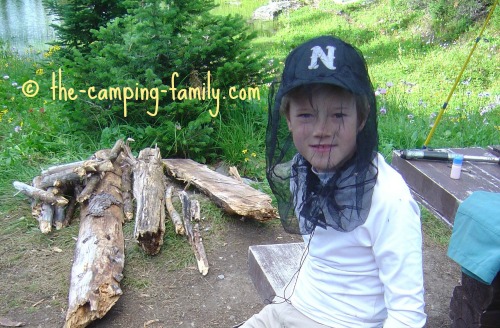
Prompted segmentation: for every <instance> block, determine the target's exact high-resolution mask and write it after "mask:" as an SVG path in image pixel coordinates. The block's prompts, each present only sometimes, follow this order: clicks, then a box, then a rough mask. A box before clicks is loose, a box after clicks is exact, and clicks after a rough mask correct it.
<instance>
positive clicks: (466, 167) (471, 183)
mask: <svg viewBox="0 0 500 328" xmlns="http://www.w3.org/2000/svg"><path fill="white" fill-rule="evenodd" d="M497 149H498V147H488V149H484V148H479V147H478V148H450V149H440V150H443V151H448V152H451V153H457V154H462V155H469V156H490V157H491V156H496V157H498V156H499V154H498V153H496V150H497ZM451 164H452V163H451V162H449V161H435V160H406V159H403V158H401V157H400V151H394V152H393V156H392V164H391V165H392V166H393V167H394V168H395V169H396V170H397V171H398V172H399V173H400V174H401V175H402V176H403V178H404V179H405V181H406V183H407V184H408V186H409V187H410V189H411V191H412V193H413V195H414V196H415V198H416V199H417V200H418V201H419V202H420V203H421V204H423V205H424V206H425V207H427V208H428V209H429V210H430V211H431V212H433V213H434V214H435V215H437V216H438V217H440V218H441V219H443V220H444V221H445V222H446V223H447V224H449V225H453V222H454V218H455V214H456V212H457V209H458V206H459V205H460V203H461V202H462V201H463V200H464V199H466V198H467V197H468V196H469V195H471V194H472V193H473V192H474V191H477V190H484V191H489V192H500V165H499V164H496V163H484V162H474V161H464V162H463V165H462V173H461V176H460V179H458V180H454V179H451V178H450V171H451Z"/></svg>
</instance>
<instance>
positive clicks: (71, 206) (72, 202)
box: [62, 187, 81, 227]
mask: <svg viewBox="0 0 500 328" xmlns="http://www.w3.org/2000/svg"><path fill="white" fill-rule="evenodd" d="M78 189H79V190H81V187H80V188H78ZM76 190H77V188H76V187H75V191H76ZM75 195H76V193H75ZM76 204H77V202H76V197H71V198H70V199H69V203H68V206H67V207H66V211H65V214H64V220H63V222H62V226H63V227H67V226H69V225H70V224H71V221H72V220H73V215H74V214H75V210H76Z"/></svg>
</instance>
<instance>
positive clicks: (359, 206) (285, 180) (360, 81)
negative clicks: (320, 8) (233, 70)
mask: <svg viewBox="0 0 500 328" xmlns="http://www.w3.org/2000/svg"><path fill="white" fill-rule="evenodd" d="M329 95H332V97H330V96H329ZM291 103H292V104H293V103H299V104H304V107H307V108H310V109H312V110H314V111H315V112H313V113H312V114H306V115H304V114H301V120H306V121H307V120H310V119H311V118H309V117H316V116H317V117H316V119H317V120H318V121H323V119H324V118H325V117H328V115H330V114H327V116H321V115H320V114H319V113H321V111H320V108H321V107H328V108H330V107H331V108H334V109H333V111H334V112H335V113H334V116H335V118H334V120H340V122H339V123H337V125H336V127H335V128H332V127H333V124H332V125H331V126H330V125H328V124H329V123H327V121H329V120H330V119H329V118H327V119H325V120H324V122H325V124H324V130H325V131H326V132H325V136H326V135H328V138H329V139H328V140H321V139H318V140H321V141H319V142H318V143H319V144H322V145H323V144H327V145H333V146H332V147H331V149H332V150H329V149H330V148H327V149H321V150H320V151H319V153H321V158H320V157H318V155H311V154H309V150H310V146H313V145H311V142H310V139H308V137H307V133H306V132H304V133H302V131H297V127H296V126H294V125H293V120H290V113H289V111H290V106H291V105H290V104H291ZM300 106H302V105H300ZM339 108H340V109H339ZM349 108H352V111H355V112H356V118H357V121H356V122H357V124H356V125H350V123H349V115H345V114H348V109H349ZM339 112H340V114H339ZM344 112H345V113H344ZM316 113H318V115H316ZM329 128H332V129H336V130H335V131H329ZM304 131H305V130H304ZM301 133H302V134H301ZM343 135H348V136H349V135H351V136H352V137H351V138H343ZM302 136H304V137H303V138H301V137H302ZM325 138H326V137H325ZM346 140H347V141H349V140H351V141H350V142H352V146H349V147H348V148H347V149H351V150H352V152H349V151H342V147H344V146H345V145H346ZM347 143H348V142H347ZM377 144H378V136H377V121H376V102H375V94H374V91H373V86H372V84H371V81H370V77H369V75H368V70H367V67H366V63H365V60H364V58H363V56H362V54H361V52H360V51H359V50H357V49H355V48H354V47H352V46H351V45H349V44H347V43H345V42H343V41H342V40H340V39H338V38H335V37H330V36H322V37H318V38H315V39H312V40H309V41H307V42H305V43H303V44H302V45H300V46H298V47H297V48H295V49H294V50H293V51H292V52H291V53H290V54H289V55H288V57H287V59H286V61H285V67H284V70H283V74H282V76H281V80H280V81H277V82H275V83H273V84H272V86H271V92H270V98H269V120H268V128H267V135H266V175H267V179H268V181H269V184H270V186H271V189H272V191H273V193H274V195H275V196H276V200H277V202H278V210H279V215H280V219H281V222H282V224H283V227H284V228H285V230H287V231H288V232H290V233H298V234H310V233H311V232H312V231H313V230H314V229H315V228H316V227H322V228H327V227H331V228H333V229H335V230H338V231H343V232H348V231H352V230H353V229H355V228H356V227H358V226H359V225H361V224H363V223H364V222H365V221H366V218H367V216H368V213H369V210H370V205H371V197H372V193H373V188H374V186H375V183H376V180H377V174H378V170H377V163H376V158H377ZM315 147H316V148H314V149H315V150H314V151H313V153H314V154H316V153H318V151H317V150H318V145H315ZM333 149H335V150H333ZM315 156H316V157H315Z"/></svg>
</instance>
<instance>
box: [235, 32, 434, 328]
mask: <svg viewBox="0 0 500 328" xmlns="http://www.w3.org/2000/svg"><path fill="white" fill-rule="evenodd" d="M274 99H275V103H274V105H272V104H270V110H269V122H268V132H267V139H266V145H267V150H266V152H267V154H266V155H267V178H268V181H269V183H270V186H271V188H272V190H273V193H274V194H275V196H276V199H277V201H278V208H279V213H280V219H281V221H282V223H283V226H284V228H285V230H287V231H288V232H291V233H299V234H302V235H303V238H304V241H305V245H306V248H305V253H304V256H303V260H302V263H301V265H300V269H299V271H298V273H297V277H296V281H295V282H293V283H291V284H290V288H289V289H288V290H287V291H286V295H278V296H277V297H276V298H275V299H274V301H273V303H272V304H270V305H267V306H266V307H264V309H263V310H262V311H261V312H260V313H258V314H256V315H254V316H253V317H251V318H250V319H249V320H248V321H247V322H245V323H244V324H243V325H242V327H246V328H248V327H301V328H303V327H308V328H309V327H335V328H358V327H384V328H392V327H398V328H399V327H423V326H424V324H425V321H426V315H425V313H424V300H423V295H424V290H423V272H422V236H421V229H420V217H419V216H420V213H419V209H418V206H417V204H416V203H415V201H414V200H413V199H412V197H411V194H410V192H409V190H408V187H407V186H406V184H405V183H404V181H403V179H402V178H401V176H400V175H399V174H398V173H396V172H395V171H394V170H393V169H392V168H391V167H390V166H389V165H388V164H387V163H385V161H384V159H383V157H382V156H381V155H379V154H378V153H377V143H378V137H377V122H376V102H375V95H374V92H373V87H372V85H371V82H370V78H369V75H368V71H367V68H366V64H365V61H364V58H363V56H362V55H361V54H360V53H359V52H358V51H357V50H356V49H354V48H353V47H352V46H351V45H349V44H347V43H345V42H343V41H342V40H339V39H337V38H333V37H328V36H324V37H319V38H315V39H312V40H310V41H308V42H306V43H304V44H302V45H300V46H299V47H297V48H296V49H295V50H293V51H292V52H291V53H290V54H289V56H288V57H287V60H286V62H285V68H284V71H283V75H282V80H281V82H280V86H279V89H278V92H277V94H276V97H275V98H274ZM287 130H288V131H287ZM292 141H293V143H292ZM290 294H291V295H290Z"/></svg>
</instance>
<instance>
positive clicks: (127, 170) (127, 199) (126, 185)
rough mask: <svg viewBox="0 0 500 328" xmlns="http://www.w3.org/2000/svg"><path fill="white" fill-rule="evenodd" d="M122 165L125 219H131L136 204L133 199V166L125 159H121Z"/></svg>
mask: <svg viewBox="0 0 500 328" xmlns="http://www.w3.org/2000/svg"><path fill="white" fill-rule="evenodd" d="M119 163H121V167H122V197H123V212H124V214H125V221H131V220H132V219H133V218H134V204H133V201H132V167H131V165H130V164H129V163H128V162H127V161H126V160H125V158H122V159H120V161H119Z"/></svg>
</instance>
